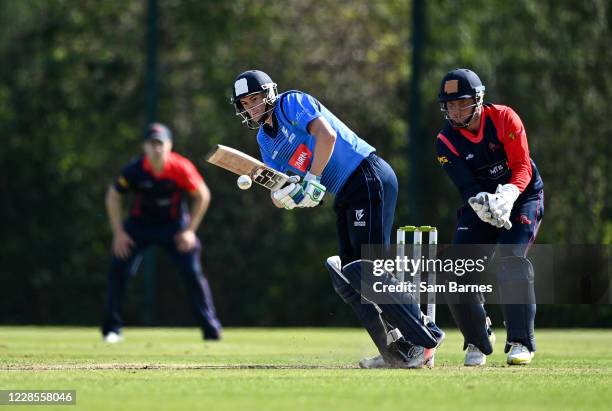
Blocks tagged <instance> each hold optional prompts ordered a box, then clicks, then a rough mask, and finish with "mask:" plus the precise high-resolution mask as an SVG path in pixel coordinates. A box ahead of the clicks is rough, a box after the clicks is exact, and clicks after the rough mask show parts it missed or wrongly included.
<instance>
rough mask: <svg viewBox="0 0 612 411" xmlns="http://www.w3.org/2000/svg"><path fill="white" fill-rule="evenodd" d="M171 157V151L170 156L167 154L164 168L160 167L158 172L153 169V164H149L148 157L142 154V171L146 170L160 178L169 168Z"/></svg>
mask: <svg viewBox="0 0 612 411" xmlns="http://www.w3.org/2000/svg"><path fill="white" fill-rule="evenodd" d="M171 157H172V153H170V156H168V160H167V161H166V162H165V163H164V168H162V170H161V171H160V172H157V171H155V170H153V166H152V165H151V162H150V161H149V159H148V158H147V156H146V155H145V156H143V159H142V168H143V170H144V171H147V172H149V173H151V175H153V177H156V178H160V177H161V176H163V175H164V173H165V172H166V171H168V169H169V168H170V160H171Z"/></svg>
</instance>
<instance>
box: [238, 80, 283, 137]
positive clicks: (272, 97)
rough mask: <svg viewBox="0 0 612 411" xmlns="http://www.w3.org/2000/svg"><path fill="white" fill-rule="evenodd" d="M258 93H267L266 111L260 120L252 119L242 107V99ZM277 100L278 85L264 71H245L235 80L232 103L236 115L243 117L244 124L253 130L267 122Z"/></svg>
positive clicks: (264, 102)
mask: <svg viewBox="0 0 612 411" xmlns="http://www.w3.org/2000/svg"><path fill="white" fill-rule="evenodd" d="M257 93H265V96H264V101H263V104H266V110H265V111H264V114H263V115H262V116H261V117H260V118H259V119H252V118H251V116H250V115H249V113H248V112H247V111H246V110H245V109H244V107H243V106H242V103H241V102H240V99H241V98H243V97H246V96H250V95H252V94H257ZM277 98H278V90H277V87H276V83H275V82H274V81H272V78H270V76H268V75H267V74H266V73H264V72H263V71H260V70H249V71H245V72H244V73H241V74H239V75H238V77H236V79H235V80H234V87H233V92H232V98H231V103H232V104H233V105H234V107H235V108H236V115H237V116H240V117H242V123H244V124H246V125H247V126H248V127H249V128H251V129H256V128H259V126H260V125H261V124H263V123H264V122H265V121H266V119H267V118H268V116H269V114H270V112H272V110H273V109H274V102H276V99H277Z"/></svg>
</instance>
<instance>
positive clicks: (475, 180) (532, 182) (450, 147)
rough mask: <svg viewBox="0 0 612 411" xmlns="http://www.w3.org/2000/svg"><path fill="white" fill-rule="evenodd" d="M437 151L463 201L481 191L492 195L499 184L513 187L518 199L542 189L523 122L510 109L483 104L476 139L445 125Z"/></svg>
mask: <svg viewBox="0 0 612 411" xmlns="http://www.w3.org/2000/svg"><path fill="white" fill-rule="evenodd" d="M436 150H437V152H438V162H439V163H440V165H442V167H443V168H444V170H445V171H446V173H447V174H448V175H449V176H450V178H451V179H452V180H453V182H454V183H455V185H456V186H457V188H458V189H459V191H460V192H461V195H462V197H463V199H464V201H467V200H468V198H470V197H472V196H474V195H476V194H477V193H479V192H481V191H486V192H489V193H494V192H495V190H496V188H497V185H498V184H508V183H511V184H514V185H516V186H517V187H518V189H519V191H520V192H521V196H527V195H529V194H532V193H537V192H538V191H540V190H542V189H543V188H544V183H543V182H542V178H541V177H540V173H539V172H538V169H537V167H536V165H535V163H534V161H533V160H532V159H531V157H530V156H529V145H528V144H527V134H526V132H525V127H524V126H523V122H522V121H521V119H520V118H519V116H518V115H517V114H516V113H515V112H514V110H512V109H511V108H510V107H507V106H502V105H497V104H485V105H484V106H483V109H482V116H481V118H480V130H479V132H478V134H477V135H475V134H473V133H471V132H469V131H468V130H466V129H462V128H455V127H452V126H451V125H450V124H447V125H446V127H445V128H444V129H442V131H440V133H438V136H437V138H436Z"/></svg>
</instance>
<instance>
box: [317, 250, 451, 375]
mask: <svg viewBox="0 0 612 411" xmlns="http://www.w3.org/2000/svg"><path fill="white" fill-rule="evenodd" d="M326 266H327V268H328V270H329V272H330V276H331V280H332V284H333V285H334V289H335V290H336V292H337V293H338V294H339V295H340V297H342V299H343V300H344V301H345V302H346V303H347V304H349V305H350V306H351V307H352V308H353V310H354V311H355V313H356V314H357V317H358V318H359V320H360V321H361V324H362V325H363V327H364V328H365V329H366V330H367V331H368V334H369V335H370V337H371V338H372V340H373V341H374V344H375V345H376V347H377V348H378V350H379V352H380V354H381V356H382V358H383V359H384V361H385V363H386V364H387V365H388V366H395V367H404V368H420V367H422V366H423V365H425V364H426V363H427V362H428V361H429V359H430V358H431V357H432V356H433V349H435V348H436V347H437V346H439V345H440V344H441V342H442V340H443V339H444V332H443V331H442V330H440V329H439V328H438V327H437V326H436V325H435V324H434V323H433V322H431V321H430V320H429V318H428V317H426V316H425V315H423V313H422V312H421V310H420V308H419V306H418V305H417V304H416V301H415V300H414V298H413V297H412V296H411V295H410V294H409V293H397V294H393V295H391V294H389V295H386V296H381V295H378V296H377V295H374V288H373V283H374V281H380V282H382V283H383V284H386V285H392V284H393V285H397V284H398V283H399V282H398V280H397V279H396V278H395V277H394V276H393V275H391V274H389V273H384V274H383V275H382V276H374V275H373V272H374V270H373V269H374V266H373V262H372V261H369V260H357V261H354V262H352V263H350V264H347V265H346V266H345V267H344V268H343V269H340V267H341V263H340V259H339V258H338V257H330V258H328V259H327V262H326ZM380 299H384V302H385V304H376V303H375V301H378V300H380Z"/></svg>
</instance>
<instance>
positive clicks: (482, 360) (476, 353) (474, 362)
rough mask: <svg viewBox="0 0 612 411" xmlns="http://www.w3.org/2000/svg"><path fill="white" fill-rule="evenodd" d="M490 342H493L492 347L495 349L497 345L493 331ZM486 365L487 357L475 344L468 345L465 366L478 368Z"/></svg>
mask: <svg viewBox="0 0 612 411" xmlns="http://www.w3.org/2000/svg"><path fill="white" fill-rule="evenodd" d="M489 341H490V342H491V347H493V345H495V334H494V333H493V332H492V331H491V333H490V334H489ZM486 363H487V356H486V355H485V354H483V352H482V351H480V349H479V348H478V347H476V346H475V345H474V344H468V347H467V351H466V352H465V359H464V360H463V365H465V366H466V367H477V366H479V365H485V364H486Z"/></svg>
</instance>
